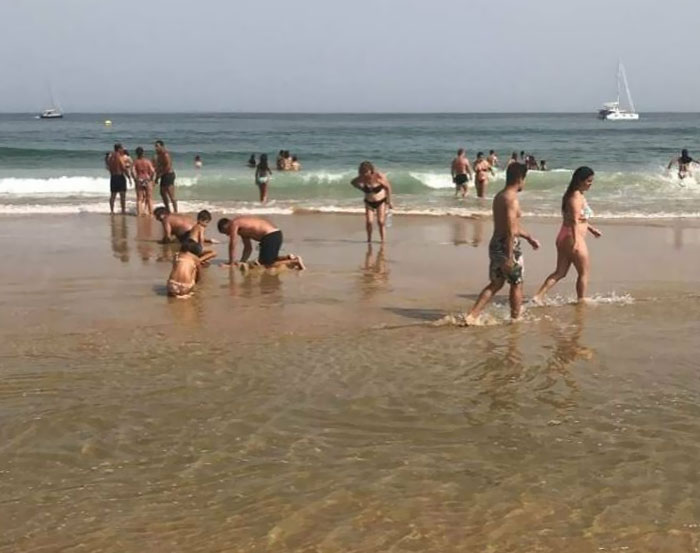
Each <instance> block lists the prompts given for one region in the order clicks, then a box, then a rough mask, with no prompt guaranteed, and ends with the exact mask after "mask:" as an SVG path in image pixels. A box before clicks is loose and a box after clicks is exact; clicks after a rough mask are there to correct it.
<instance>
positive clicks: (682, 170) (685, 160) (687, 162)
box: [668, 148, 698, 180]
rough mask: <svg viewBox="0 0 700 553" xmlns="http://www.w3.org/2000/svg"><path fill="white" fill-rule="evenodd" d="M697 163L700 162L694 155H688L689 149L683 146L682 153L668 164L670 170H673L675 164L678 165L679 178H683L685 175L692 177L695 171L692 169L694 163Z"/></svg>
mask: <svg viewBox="0 0 700 553" xmlns="http://www.w3.org/2000/svg"><path fill="white" fill-rule="evenodd" d="M693 163H695V164H697V163H698V162H697V161H695V160H694V159H693V158H692V157H690V156H689V155H688V150H686V149H685V148H683V149H682V150H681V155H680V156H679V157H674V158H673V159H672V160H671V161H670V162H669V164H668V170H669V171H670V170H671V167H673V166H674V165H676V164H677V165H678V178H679V179H681V180H683V179H684V178H685V177H692V176H693V173H692V171H691V170H690V168H691V166H692V164H693Z"/></svg>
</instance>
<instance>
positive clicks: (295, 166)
mask: <svg viewBox="0 0 700 553" xmlns="http://www.w3.org/2000/svg"><path fill="white" fill-rule="evenodd" d="M291 170H292V171H301V163H299V158H298V157H297V156H292V166H291Z"/></svg>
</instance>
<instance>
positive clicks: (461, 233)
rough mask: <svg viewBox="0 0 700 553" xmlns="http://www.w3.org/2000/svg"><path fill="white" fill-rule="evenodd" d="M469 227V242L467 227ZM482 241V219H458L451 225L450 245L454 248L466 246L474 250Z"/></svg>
mask: <svg viewBox="0 0 700 553" xmlns="http://www.w3.org/2000/svg"><path fill="white" fill-rule="evenodd" d="M470 226H471V240H470V239H469V227H470ZM483 241H484V221H483V220H482V219H478V218H477V219H465V218H463V217H458V218H456V219H455V220H454V224H453V225H452V243H453V244H454V245H455V246H462V245H464V244H468V245H470V246H474V247H475V248H476V247H478V246H479V244H481V243H482V242H483Z"/></svg>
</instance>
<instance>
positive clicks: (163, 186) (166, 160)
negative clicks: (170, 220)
mask: <svg viewBox="0 0 700 553" xmlns="http://www.w3.org/2000/svg"><path fill="white" fill-rule="evenodd" d="M155 145H156V180H159V181H160V196H161V198H163V204H164V205H165V209H167V210H168V211H170V212H172V213H177V200H176V199H175V171H173V160H172V158H171V157H170V152H168V150H166V148H165V144H164V143H163V141H162V140H156V143H155ZM171 203H172V206H173V208H172V210H171V209H170V204H171Z"/></svg>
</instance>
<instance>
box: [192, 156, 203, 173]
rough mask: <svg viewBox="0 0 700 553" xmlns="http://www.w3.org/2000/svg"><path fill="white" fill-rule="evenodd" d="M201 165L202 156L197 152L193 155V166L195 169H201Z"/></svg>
mask: <svg viewBox="0 0 700 553" xmlns="http://www.w3.org/2000/svg"><path fill="white" fill-rule="evenodd" d="M202 165H203V163H202V156H200V155H199V154H197V155H196V156H194V168H195V169H201V168H202Z"/></svg>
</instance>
